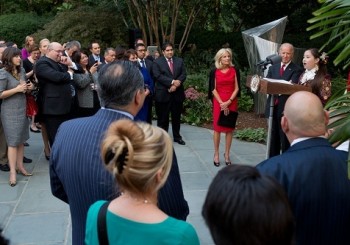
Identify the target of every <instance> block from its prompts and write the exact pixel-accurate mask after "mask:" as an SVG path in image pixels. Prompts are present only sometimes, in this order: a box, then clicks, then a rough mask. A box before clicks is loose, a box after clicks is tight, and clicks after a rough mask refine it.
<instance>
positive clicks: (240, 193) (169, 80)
mask: <svg viewBox="0 0 350 245" xmlns="http://www.w3.org/2000/svg"><path fill="white" fill-rule="evenodd" d="M10 44H11V45H10ZM89 51H90V54H89V52H88V51H87V50H84V49H83V48H82V47H81V45H80V43H79V42H78V41H70V42H67V43H65V44H64V45H62V44H61V43H58V42H50V41H49V40H47V39H43V40H41V41H40V42H39V45H37V44H36V42H35V39H34V38H33V37H31V36H28V37H26V39H25V45H24V47H23V49H22V50H20V49H18V48H17V47H14V45H13V44H12V43H7V44H0V58H1V59H0V60H1V69H0V98H1V99H2V105H1V123H2V124H0V126H1V127H0V133H1V132H3V136H1V134H0V136H1V137H3V138H1V139H0V140H1V143H2V142H4V143H5V142H6V144H5V145H6V149H7V150H6V153H7V158H8V166H9V169H8V170H9V172H10V175H9V185H10V186H11V187H14V186H16V184H17V182H16V174H17V172H18V173H21V174H22V175H24V176H31V175H32V174H31V173H29V172H27V171H26V169H25V167H24V164H23V159H24V143H25V142H26V141H27V140H28V138H29V131H31V132H32V133H38V132H40V133H41V134H42V138H43V144H44V153H45V157H46V159H47V160H49V161H50V162H49V164H50V185H51V190H52V194H53V195H54V196H56V197H57V198H59V199H60V200H62V201H64V202H66V203H67V204H68V205H69V208H70V214H71V219H72V242H73V244H84V243H85V244H108V243H111V244H122V243H123V244H124V243H126V244H140V243H143V241H144V240H145V239H147V241H148V244H199V239H198V235H197V233H196V231H195V229H194V227H193V226H192V225H190V224H189V223H187V222H186V218H187V216H188V214H189V207H188V204H187V202H186V200H185V198H184V194H183V188H182V183H181V178H180V173H179V167H178V163H177V157H176V153H175V151H174V149H173V145H172V144H173V143H172V141H174V142H177V143H178V144H180V145H185V144H186V143H185V141H184V140H183V139H182V136H181V134H180V124H181V121H180V118H181V112H182V105H183V102H184V100H185V95H184V86H183V84H184V82H185V81H186V69H185V64H184V61H183V60H182V59H181V58H179V57H176V56H174V45H173V44H171V43H168V42H166V43H164V44H163V45H162V46H161V52H162V56H160V57H157V58H155V57H152V56H149V55H147V47H146V46H145V44H144V43H143V42H142V40H136V42H135V48H134V49H128V50H126V49H123V48H121V47H118V48H111V47H108V48H106V49H105V51H104V54H103V56H102V54H101V47H100V45H99V43H98V42H95V41H94V42H91V44H90V45H89ZM293 53H294V48H293V45H291V44H289V43H284V44H282V45H281V46H280V48H279V55H280V56H281V58H282V59H281V63H279V64H274V65H272V66H271V67H270V68H269V71H268V77H269V78H276V79H284V80H288V81H292V82H294V83H298V84H301V85H304V86H309V87H311V91H312V92H296V93H294V94H293V95H291V96H289V97H288V96H284V95H280V96H279V95H277V96H276V97H275V99H276V101H274V109H273V110H275V113H274V114H276V117H275V118H274V120H275V121H274V125H273V127H274V130H275V131H274V133H275V134H274V136H273V138H274V140H275V141H274V143H273V144H274V148H272V149H271V152H270V158H269V159H267V160H265V161H263V162H261V163H259V164H258V165H257V167H250V166H241V165H237V164H233V163H232V162H231V158H230V152H231V144H232V139H233V131H234V129H235V127H234V126H232V125H231V126H223V125H222V123H221V121H222V120H223V117H227V118H230V117H229V115H230V114H231V113H235V112H237V110H238V107H239V105H238V95H239V73H238V72H239V71H238V70H237V69H236V68H235V66H234V65H233V62H232V56H233V53H232V50H231V49H229V48H222V49H220V50H219V51H218V52H217V53H216V55H215V57H214V60H215V68H213V69H212V70H211V72H210V75H209V90H208V95H209V98H210V99H211V100H212V103H213V129H214V135H213V142H214V159H213V162H214V165H215V166H216V167H219V166H220V152H219V146H220V138H221V136H220V134H221V133H225V151H224V154H223V155H224V159H225V165H227V167H225V168H223V169H222V170H221V171H219V172H218V174H217V175H216V176H215V178H214V179H213V181H212V183H211V185H210V188H209V190H208V193H207V196H206V199H205V202H204V205H203V209H202V215H203V217H204V219H205V221H206V223H207V225H208V227H209V229H210V232H211V234H212V237H213V240H214V242H215V244H236V243H237V244H294V243H295V244H347V243H348V242H347V240H348V239H347V227H349V226H350V195H349V194H350V181H349V179H348V178H347V167H346V159H347V152H344V151H340V150H336V149H334V148H333V147H332V146H331V145H330V144H329V143H328V141H327V139H326V138H325V135H326V133H327V130H326V127H327V124H328V112H326V111H324V109H323V106H324V104H325V103H326V102H327V100H328V99H329V97H330V95H331V80H330V76H329V75H328V74H327V70H326V63H327V57H326V56H325V55H324V54H320V53H319V51H318V50H317V49H313V48H312V49H307V50H306V51H305V53H304V58H303V66H304V71H303V70H302V68H300V67H299V66H298V65H297V64H294V63H293V62H292V58H293ZM153 101H154V102H155V111H156V115H157V127H156V126H152V114H151V113H152V104H153ZM170 117H171V123H172V132H173V140H171V138H170V136H169V135H168V133H167V132H168V128H169V123H170V120H169V118H170ZM226 120H231V119H226ZM29 122H30V123H29ZM232 123H233V122H232ZM58 129H59V130H58ZM81 142H84V143H83V144H82V143H81ZM2 146H3V143H2ZM1 148H3V147H1ZM281 152H282V154H281ZM0 157H2V156H0ZM2 165H4V164H2ZM229 165H232V166H229ZM1 170H3V166H2V169H1ZM4 171H6V170H4ZM348 225H349V226H348ZM116 227H118V229H116ZM130 231H132V232H130Z"/></svg>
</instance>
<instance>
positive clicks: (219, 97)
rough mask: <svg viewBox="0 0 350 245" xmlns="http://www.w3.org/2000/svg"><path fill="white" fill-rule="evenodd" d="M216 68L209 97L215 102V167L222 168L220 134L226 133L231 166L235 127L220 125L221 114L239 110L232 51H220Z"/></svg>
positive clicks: (226, 146) (210, 77)
mask: <svg viewBox="0 0 350 245" xmlns="http://www.w3.org/2000/svg"><path fill="white" fill-rule="evenodd" d="M214 59H215V68H214V69H213V70H211V72H210V75H209V91H208V97H209V98H210V99H211V100H212V102H213V128H214V165H215V166H216V167H219V166H220V161H219V145H220V134H221V133H225V153H224V158H225V164H226V165H231V160H230V150H231V144H232V137H233V130H234V128H233V127H225V126H220V125H219V124H218V121H219V116H220V113H224V115H228V114H229V113H232V112H237V110H238V98H237V95H238V91H239V87H238V80H237V72H236V69H235V67H234V65H233V63H232V51H231V49H229V48H222V49H220V50H219V51H218V52H217V53H216V55H215V58H214Z"/></svg>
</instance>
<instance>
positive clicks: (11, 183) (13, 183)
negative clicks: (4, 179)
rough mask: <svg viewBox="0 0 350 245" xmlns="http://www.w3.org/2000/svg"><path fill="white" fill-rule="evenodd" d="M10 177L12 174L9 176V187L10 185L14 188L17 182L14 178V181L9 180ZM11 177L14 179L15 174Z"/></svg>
mask: <svg viewBox="0 0 350 245" xmlns="http://www.w3.org/2000/svg"><path fill="white" fill-rule="evenodd" d="M11 175H12V174H10V180H9V185H10V186H11V187H14V186H16V185H17V181H16V178H15V180H11ZM13 175H14V176H15V177H16V175H15V174H13Z"/></svg>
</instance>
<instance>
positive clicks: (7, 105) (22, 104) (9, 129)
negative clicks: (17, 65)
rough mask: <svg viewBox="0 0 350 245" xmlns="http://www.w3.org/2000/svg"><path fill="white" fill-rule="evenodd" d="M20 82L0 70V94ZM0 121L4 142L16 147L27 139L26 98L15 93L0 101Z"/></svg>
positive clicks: (22, 75)
mask: <svg viewBox="0 0 350 245" xmlns="http://www.w3.org/2000/svg"><path fill="white" fill-rule="evenodd" d="M21 79H22V80H23V81H24V79H25V71H24V69H23V68H22V69H21ZM19 83H20V82H19V81H18V80H17V79H16V78H14V77H13V76H12V75H11V74H10V73H8V72H7V71H6V70H5V69H0V93H2V92H3V91H4V90H9V89H12V88H15V87H17V85H18V84H19ZM1 121H2V126H3V128H4V133H5V137H6V142H7V144H8V145H9V146H12V147H16V146H18V145H19V144H22V143H24V142H25V141H27V140H28V139H29V122H28V119H27V116H26V96H25V94H24V93H16V94H14V95H12V96H10V97H7V98H6V99H3V100H2V104H1Z"/></svg>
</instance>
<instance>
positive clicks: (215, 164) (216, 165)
mask: <svg viewBox="0 0 350 245" xmlns="http://www.w3.org/2000/svg"><path fill="white" fill-rule="evenodd" d="M214 159H215V157H214ZM214 166H215V167H219V166H220V162H215V160H214Z"/></svg>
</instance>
